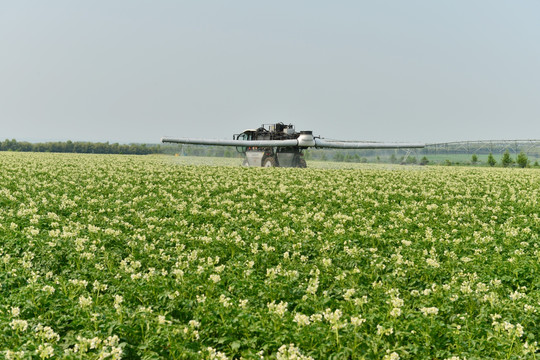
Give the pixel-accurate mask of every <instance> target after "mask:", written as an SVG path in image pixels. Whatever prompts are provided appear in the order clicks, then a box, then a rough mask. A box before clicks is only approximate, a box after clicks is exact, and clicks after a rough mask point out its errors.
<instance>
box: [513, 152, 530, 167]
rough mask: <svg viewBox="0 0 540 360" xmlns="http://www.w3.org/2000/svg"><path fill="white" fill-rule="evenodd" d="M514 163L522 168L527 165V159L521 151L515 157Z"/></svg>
mask: <svg viewBox="0 0 540 360" xmlns="http://www.w3.org/2000/svg"><path fill="white" fill-rule="evenodd" d="M516 162H517V164H518V165H519V167H522V168H524V167H526V166H527V165H528V164H529V158H528V157H527V155H526V154H525V153H524V152H523V151H521V152H520V153H519V154H518V156H517V159H516Z"/></svg>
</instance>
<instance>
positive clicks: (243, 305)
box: [0, 152, 540, 360]
mask: <svg viewBox="0 0 540 360" xmlns="http://www.w3.org/2000/svg"><path fill="white" fill-rule="evenodd" d="M237 161H238V163H240V160H238V159H237ZM308 166H311V164H309V163H308ZM539 216H540V171H539V170H535V169H516V168H513V169H491V168H459V167H420V166H412V167H410V166H398V167H395V168H388V169H387V168H376V167H375V168H373V167H371V168H356V169H318V168H308V169H284V168H242V167H240V166H200V165H199V166H192V165H184V164H178V163H174V162H173V157H165V156H112V155H66V154H36V153H25V154H23V153H14V152H4V153H0V357H1V358H6V359H47V358H51V359H393V360H395V359H452V360H457V359H459V360H463V359H468V360H470V359H489V358H493V359H536V358H540V352H539V350H538V349H539V344H538V342H539V341H540V330H539V329H540V328H539V327H538V326H539V324H540V246H539V244H540V218H539Z"/></svg>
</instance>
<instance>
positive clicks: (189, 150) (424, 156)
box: [0, 139, 540, 167]
mask: <svg viewBox="0 0 540 360" xmlns="http://www.w3.org/2000/svg"><path fill="white" fill-rule="evenodd" d="M516 150H518V149H513V152H515V154H514V155H515V156H516V159H513V158H512V157H511V155H510V152H509V151H505V152H504V153H503V152H500V153H496V154H492V152H491V151H489V150H488V149H484V150H482V151H477V152H475V153H468V152H463V151H461V152H456V153H446V154H437V153H433V152H430V151H427V150H425V149H421V150H417V151H413V152H407V151H406V150H379V149H375V150H333V149H309V150H306V151H305V152H304V154H305V157H306V159H307V160H319V161H336V162H353V163H368V162H370V163H374V162H375V163H393V164H419V165H428V164H443V165H486V166H488V165H489V166H494V165H496V164H498V163H499V162H500V164H501V165H502V166H503V167H507V166H511V165H513V164H516V165H518V166H520V167H525V166H531V165H532V166H534V167H537V166H539V165H538V160H539V159H540V148H538V149H535V151H532V152H531V153H530V154H529V155H530V156H529V157H528V156H527V155H526V154H525V153H524V152H523V151H522V150H521V149H519V150H518V151H520V154H518V153H517V151H516ZM0 151H15V152H49V153H78V154H120V155H150V154H165V155H176V156H206V157H232V158H234V157H242V155H241V154H240V153H238V152H237V151H236V149H235V148H234V147H229V146H200V145H176V144H138V143H132V144H119V143H112V144H111V143H109V142H108V141H107V142H90V141H71V140H68V141H50V142H28V141H20V142H19V141H17V140H15V139H11V140H9V139H6V140H4V141H1V142H0ZM417 156H418V157H421V159H417ZM428 157H429V158H428ZM523 165H525V166H523Z"/></svg>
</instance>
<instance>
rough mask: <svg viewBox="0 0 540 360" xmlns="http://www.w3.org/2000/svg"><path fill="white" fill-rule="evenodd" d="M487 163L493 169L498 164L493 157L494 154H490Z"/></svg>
mask: <svg viewBox="0 0 540 360" xmlns="http://www.w3.org/2000/svg"><path fill="white" fill-rule="evenodd" d="M487 163H488V165H489V166H491V167H493V166H495V164H496V163H497V161H496V160H495V158H494V157H493V154H492V153H489V155H488V159H487Z"/></svg>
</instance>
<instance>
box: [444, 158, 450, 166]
mask: <svg viewBox="0 0 540 360" xmlns="http://www.w3.org/2000/svg"><path fill="white" fill-rule="evenodd" d="M444 166H452V162H451V161H450V160H448V159H446V160H444Z"/></svg>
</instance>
